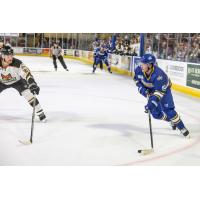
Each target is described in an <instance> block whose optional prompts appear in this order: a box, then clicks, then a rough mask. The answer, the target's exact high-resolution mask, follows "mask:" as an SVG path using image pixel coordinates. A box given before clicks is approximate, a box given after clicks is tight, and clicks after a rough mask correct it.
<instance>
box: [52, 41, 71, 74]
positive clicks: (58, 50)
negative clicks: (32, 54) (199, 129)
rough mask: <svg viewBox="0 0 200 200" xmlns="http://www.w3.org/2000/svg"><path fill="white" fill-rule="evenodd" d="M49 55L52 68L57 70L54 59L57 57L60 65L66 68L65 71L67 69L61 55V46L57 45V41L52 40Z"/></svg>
mask: <svg viewBox="0 0 200 200" xmlns="http://www.w3.org/2000/svg"><path fill="white" fill-rule="evenodd" d="M50 57H52V58H53V65H54V69H55V71H57V68H58V67H57V62H56V60H57V59H58V60H59V61H60V63H61V65H62V66H63V68H64V69H65V70H66V71H69V70H68V69H67V65H66V64H65V61H64V59H63V56H62V48H61V47H60V46H59V42H58V41H57V42H54V43H53V46H52V47H51V50H50Z"/></svg>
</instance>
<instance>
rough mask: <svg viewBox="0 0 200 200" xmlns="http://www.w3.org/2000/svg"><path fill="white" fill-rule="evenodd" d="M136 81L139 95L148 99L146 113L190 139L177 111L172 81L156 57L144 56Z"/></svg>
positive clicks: (136, 73)
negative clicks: (168, 124) (157, 62)
mask: <svg viewBox="0 0 200 200" xmlns="http://www.w3.org/2000/svg"><path fill="white" fill-rule="evenodd" d="M134 81H135V83H136V86H137V87H138V91H139V93H140V94H142V95H143V96H144V97H146V98H147V99H148V102H147V105H146V106H145V110H146V112H148V111H150V113H151V115H152V116H153V117H154V118H155V119H160V120H164V121H167V122H170V124H171V126H172V129H173V130H175V129H176V128H178V129H179V130H180V132H181V134H182V135H183V136H185V137H187V138H189V131H188V130H187V129H186V127H185V125H184V123H183V121H182V120H181V118H180V116H179V115H178V113H177V112H176V110H175V105H174V101H173V96H172V93H171V81H170V79H169V78H168V76H167V74H166V73H165V72H164V71H163V70H162V69H161V68H159V67H158V66H157V64H156V58H155V56H154V55H152V54H145V55H143V56H142V58H141V66H138V67H137V68H136V69H135V75H134Z"/></svg>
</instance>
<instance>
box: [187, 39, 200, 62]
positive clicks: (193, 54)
mask: <svg viewBox="0 0 200 200" xmlns="http://www.w3.org/2000/svg"><path fill="white" fill-rule="evenodd" d="M199 56H200V48H199V43H196V42H194V43H193V45H192V46H191V50H190V52H189V61H190V62H199Z"/></svg>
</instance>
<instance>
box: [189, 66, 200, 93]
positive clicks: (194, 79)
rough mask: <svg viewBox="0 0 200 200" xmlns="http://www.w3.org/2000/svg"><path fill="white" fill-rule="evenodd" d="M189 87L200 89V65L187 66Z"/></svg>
mask: <svg viewBox="0 0 200 200" xmlns="http://www.w3.org/2000/svg"><path fill="white" fill-rule="evenodd" d="M187 86H190V87H194V88H198V89H200V65H197V64H188V65H187Z"/></svg>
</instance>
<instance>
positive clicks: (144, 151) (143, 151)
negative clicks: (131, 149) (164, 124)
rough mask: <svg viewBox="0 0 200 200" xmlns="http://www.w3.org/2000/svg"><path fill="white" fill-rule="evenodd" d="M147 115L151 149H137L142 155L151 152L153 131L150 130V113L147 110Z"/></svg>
mask: <svg viewBox="0 0 200 200" xmlns="http://www.w3.org/2000/svg"><path fill="white" fill-rule="evenodd" d="M148 117H149V132H150V139H151V149H140V150H138V153H140V154H142V155H148V154H150V153H153V152H154V150H153V132H152V125H151V113H150V111H149V110H148Z"/></svg>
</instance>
